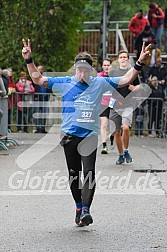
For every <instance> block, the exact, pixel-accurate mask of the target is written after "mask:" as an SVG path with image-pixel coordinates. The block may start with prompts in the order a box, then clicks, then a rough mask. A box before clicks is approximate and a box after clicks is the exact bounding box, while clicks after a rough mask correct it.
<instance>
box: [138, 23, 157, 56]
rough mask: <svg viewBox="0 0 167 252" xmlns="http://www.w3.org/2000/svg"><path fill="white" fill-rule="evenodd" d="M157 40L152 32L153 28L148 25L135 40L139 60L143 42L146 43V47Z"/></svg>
mask: <svg viewBox="0 0 167 252" xmlns="http://www.w3.org/2000/svg"><path fill="white" fill-rule="evenodd" d="M154 38H155V36H154V34H153V33H152V31H151V27H150V26H149V25H146V26H145V27H144V30H143V31H142V32H140V33H139V34H138V36H137V37H136V39H135V45H134V47H135V50H134V52H135V53H136V56H137V59H138V58H139V56H140V52H141V49H142V45H143V42H145V45H148V44H150V43H151V41H152V40H153V39H154Z"/></svg>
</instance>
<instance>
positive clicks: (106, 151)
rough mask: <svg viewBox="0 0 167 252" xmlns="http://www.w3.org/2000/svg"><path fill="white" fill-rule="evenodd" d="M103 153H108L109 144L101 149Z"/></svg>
mask: <svg viewBox="0 0 167 252" xmlns="http://www.w3.org/2000/svg"><path fill="white" fill-rule="evenodd" d="M101 154H108V148H107V146H106V147H104V148H103V149H102V150H101Z"/></svg>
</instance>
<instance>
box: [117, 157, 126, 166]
mask: <svg viewBox="0 0 167 252" xmlns="http://www.w3.org/2000/svg"><path fill="white" fill-rule="evenodd" d="M124 162H125V158H124V156H123V155H119V158H118V160H117V161H116V164H117V165H121V164H123V163H124Z"/></svg>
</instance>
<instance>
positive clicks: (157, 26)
mask: <svg viewBox="0 0 167 252" xmlns="http://www.w3.org/2000/svg"><path fill="white" fill-rule="evenodd" d="M147 16H148V20H149V22H150V26H151V28H152V32H153V34H154V36H155V39H156V40H157V41H158V48H159V49H161V39H162V33H163V26H164V17H165V15H164V12H163V11H162V9H161V8H160V7H158V4H155V3H150V4H149V10H148V13H147Z"/></svg>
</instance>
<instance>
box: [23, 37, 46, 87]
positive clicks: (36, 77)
mask: <svg viewBox="0 0 167 252" xmlns="http://www.w3.org/2000/svg"><path fill="white" fill-rule="evenodd" d="M22 41H23V49H22V56H23V58H24V60H25V63H26V64H27V69H28V72H29V75H30V77H31V79H32V81H33V82H34V83H35V84H37V85H40V86H42V85H44V86H47V81H48V78H47V77H44V76H42V75H41V73H40V72H39V71H38V69H37V67H36V66H35V64H34V62H33V59H32V52H31V41H30V39H28V42H26V41H25V40H24V39H23V40H22Z"/></svg>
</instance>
